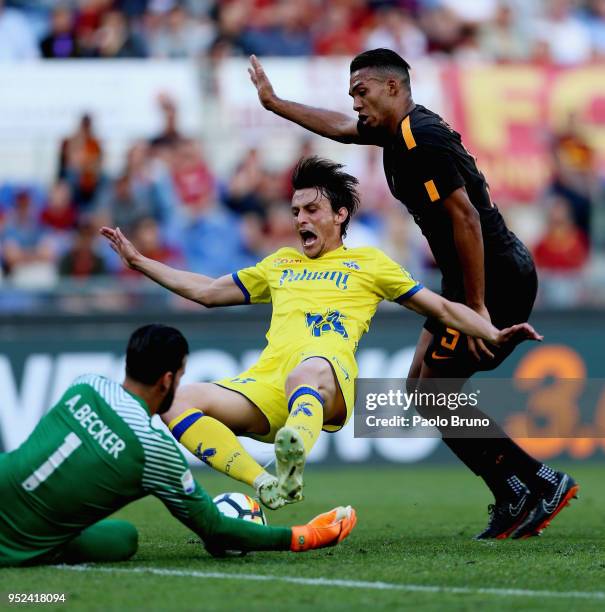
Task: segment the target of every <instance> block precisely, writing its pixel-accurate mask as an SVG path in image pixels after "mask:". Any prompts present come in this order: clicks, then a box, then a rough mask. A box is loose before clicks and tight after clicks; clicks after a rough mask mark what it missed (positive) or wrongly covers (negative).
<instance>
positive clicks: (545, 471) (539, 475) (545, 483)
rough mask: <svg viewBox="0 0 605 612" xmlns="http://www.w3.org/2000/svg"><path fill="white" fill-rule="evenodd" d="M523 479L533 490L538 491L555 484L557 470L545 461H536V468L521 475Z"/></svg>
mask: <svg viewBox="0 0 605 612" xmlns="http://www.w3.org/2000/svg"><path fill="white" fill-rule="evenodd" d="M523 481H524V482H525V483H526V484H527V486H528V487H529V488H530V489H531V490H532V491H534V492H540V491H543V490H544V489H546V488H548V487H549V486H552V485H555V484H557V472H556V471H555V470H553V469H552V468H551V467H549V466H548V465H546V464H545V463H538V469H537V470H535V471H534V472H533V473H530V474H527V475H524V476H523Z"/></svg>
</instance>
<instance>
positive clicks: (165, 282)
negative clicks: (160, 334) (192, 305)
mask: <svg viewBox="0 0 605 612" xmlns="http://www.w3.org/2000/svg"><path fill="white" fill-rule="evenodd" d="M100 232H101V234H102V235H103V236H104V237H105V238H107V240H109V243H110V245H111V248H112V249H113V250H114V251H115V252H116V253H117V254H118V255H119V256H120V257H121V259H122V261H123V262H124V263H125V264H126V265H127V266H128V267H129V268H132V269H133V270H137V271H138V272H141V273H142V274H144V275H145V276H147V277H148V278H150V279H151V280H152V281H155V282H156V283H158V284H159V285H162V287H166V289H169V290H170V291H172V292H173V293H177V294H178V295H181V296H182V297H184V298H187V299H188V300H192V301H194V302H198V304H202V305H203V306H206V307H207V308H211V307H213V306H234V305H236V304H244V303H245V298H244V294H243V293H242V291H241V289H240V288H239V287H238V286H237V285H236V284H235V281H234V280H233V278H232V277H231V276H230V275H226V276H221V277H220V278H216V279H215V278H211V277H210V276H204V275H203V274H195V273H194V272H186V271H185V270H176V269H175V268H171V267H170V266H167V265H165V264H163V263H160V262H159V261H156V260H155V259H150V258H149V257H145V256H144V255H141V253H139V251H137V249H136V248H135V247H134V245H133V244H132V242H130V240H128V239H127V238H126V236H124V234H123V233H122V231H121V230H120V228H119V227H117V228H115V229H113V228H111V227H102V228H101V230H100Z"/></svg>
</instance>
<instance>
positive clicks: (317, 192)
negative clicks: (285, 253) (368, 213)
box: [292, 157, 359, 258]
mask: <svg viewBox="0 0 605 612" xmlns="http://www.w3.org/2000/svg"><path fill="white" fill-rule="evenodd" d="M342 168H343V166H342V164H337V163H336V162H333V161H330V160H328V159H322V158H320V157H304V158H303V159H301V160H300V161H299V162H298V164H297V165H296V168H295V169H294V172H293V174H292V188H293V189H294V195H293V196H292V214H293V215H294V224H295V227H296V231H297V232H298V234H299V235H300V238H301V241H302V247H303V251H304V253H305V255H307V257H311V258H316V257H319V256H321V255H323V254H324V253H328V252H329V251H333V250H334V249H336V248H338V247H339V246H341V245H342V238H343V237H344V236H346V234H347V227H348V225H349V222H350V220H351V216H352V215H353V214H354V213H355V211H356V210H357V208H358V206H359V194H358V193H357V183H358V181H357V179H356V178H355V177H354V176H351V175H350V174H347V173H346V172H343V171H342Z"/></svg>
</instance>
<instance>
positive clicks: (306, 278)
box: [279, 268, 349, 291]
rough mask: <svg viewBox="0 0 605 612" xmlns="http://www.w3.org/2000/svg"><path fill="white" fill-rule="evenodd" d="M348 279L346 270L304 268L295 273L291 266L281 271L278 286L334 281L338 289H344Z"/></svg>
mask: <svg viewBox="0 0 605 612" xmlns="http://www.w3.org/2000/svg"><path fill="white" fill-rule="evenodd" d="M348 280H349V273H348V272H344V273H343V272H337V271H336V272H333V271H331V270H327V271H325V272H318V271H315V272H313V270H307V269H306V268H305V269H304V270H303V271H302V272H296V273H295V272H294V270H292V268H287V269H286V270H284V271H283V272H282V273H281V277H280V279H279V286H280V287H282V286H283V285H284V283H296V282H311V281H328V282H331V283H334V284H335V285H336V287H337V288H338V289H341V290H342V291H346V290H347V289H348V286H347V282H348Z"/></svg>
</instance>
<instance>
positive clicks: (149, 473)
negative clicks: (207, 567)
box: [0, 375, 291, 565]
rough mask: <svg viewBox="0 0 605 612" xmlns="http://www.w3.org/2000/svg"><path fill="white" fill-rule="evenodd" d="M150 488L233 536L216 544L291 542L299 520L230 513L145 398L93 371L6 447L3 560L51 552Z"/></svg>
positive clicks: (0, 465) (210, 529) (186, 518)
mask: <svg viewBox="0 0 605 612" xmlns="http://www.w3.org/2000/svg"><path fill="white" fill-rule="evenodd" d="M149 494H151V495H155V496H156V497H158V498H159V499H160V500H161V501H162V502H163V503H164V504H165V505H166V506H167V508H168V509H169V510H170V512H171V513H172V514H173V515H174V516H175V517H176V518H177V519H179V520H180V521H181V522H182V523H184V524H185V525H186V526H188V527H189V528H191V529H192V530H193V531H195V532H196V533H198V534H199V535H200V536H201V537H202V539H204V540H205V542H206V545H207V546H208V544H209V540H213V538H214V536H216V535H217V534H222V540H224V541H223V542H222V543H217V542H216V541H213V542H212V546H213V547H215V548H216V547H217V546H221V545H224V546H225V547H229V546H232V545H235V546H239V548H240V549H246V548H249V549H253V548H256V549H263V548H266V549H276V548H288V546H289V542H290V534H291V531H290V529H282V528H267V527H265V528H263V529H262V530H260V531H259V530H258V529H256V530H255V529H254V528H256V527H262V526H260V525H252V524H247V525H245V526H244V525H241V523H243V521H237V522H235V521H233V519H229V520H225V518H226V517H222V515H220V513H219V512H218V510H217V509H216V507H215V505H214V504H213V502H212V499H211V498H210V497H209V496H208V494H207V493H206V492H205V491H204V490H203V489H202V488H201V487H200V486H199V484H198V483H197V482H196V481H195V480H194V478H193V476H192V474H191V471H190V469H189V467H188V465H187V463H186V460H185V458H184V457H183V455H182V453H181V451H180V450H179V448H178V447H177V446H176V443H175V442H174V440H173V438H172V437H171V436H169V435H167V434H166V433H164V432H163V431H161V430H159V429H157V428H155V427H154V426H153V425H152V422H151V418H150V415H149V412H148V409H147V406H146V405H145V402H144V401H143V400H141V399H140V398H138V397H135V396H134V395H131V394H130V393H129V392H127V391H126V390H125V389H124V388H123V387H122V386H121V385H119V384H117V383H115V382H112V381H110V380H108V379H106V378H103V377H101V376H96V375H86V376H82V377H80V378H78V379H76V380H75V381H74V383H73V384H72V386H71V387H70V388H69V389H68V390H67V391H66V392H65V394H64V395H63V397H62V398H61V399H60V401H59V402H58V403H57V404H56V405H55V406H54V407H53V408H52V409H51V410H50V411H49V412H48V414H47V415H46V416H44V418H42V419H41V421H40V422H39V424H38V425H37V427H36V429H35V430H34V432H33V433H32V434H31V435H30V437H29V438H28V439H27V440H26V441H25V442H24V443H23V444H22V445H21V446H20V447H19V448H18V449H16V450H15V451H13V452H11V453H8V454H4V455H0V565H7V564H11V565H12V564H19V563H23V562H25V561H28V560H31V559H35V557H37V556H41V555H44V554H45V553H48V552H49V551H52V550H53V549H55V548H57V547H60V546H61V545H63V544H65V543H66V542H68V541H69V540H70V539H72V538H73V537H74V536H76V535H78V534H79V533H80V532H81V531H82V530H84V529H85V528H86V527H88V526H90V525H92V524H93V523H96V522H97V521H99V520H101V519H103V518H105V517H106V516H108V515H109V514H111V513H113V512H115V511H116V510H118V509H119V508H121V507H123V506H125V505H126V504H128V503H130V502H132V501H134V500H136V499H139V498H141V497H144V496H146V495H149ZM242 528H243V530H242ZM250 528H253V529H250ZM238 532H239V533H238Z"/></svg>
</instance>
